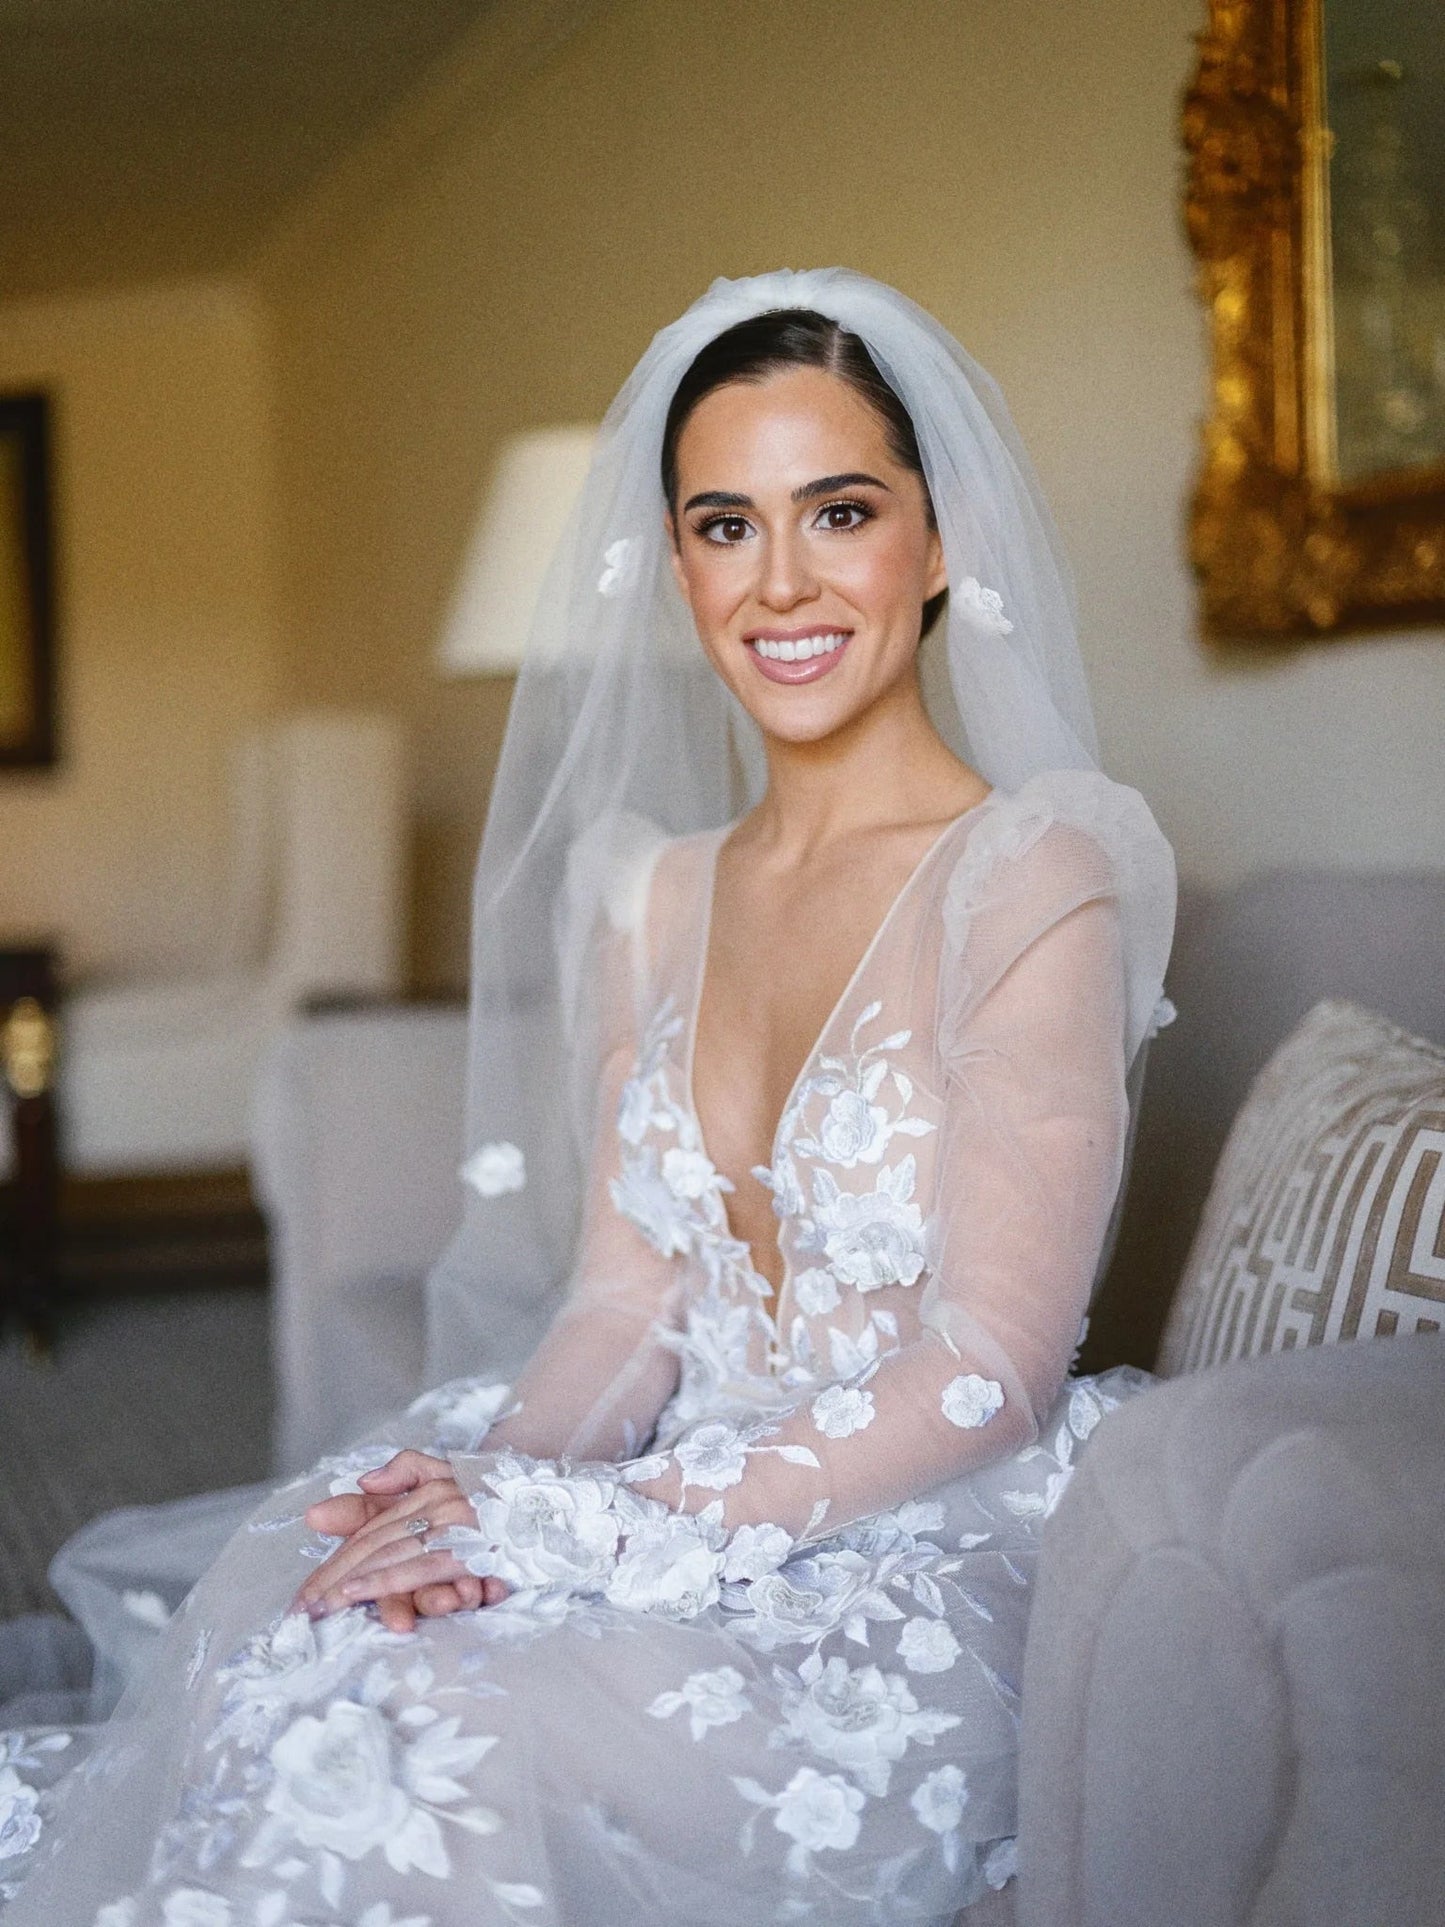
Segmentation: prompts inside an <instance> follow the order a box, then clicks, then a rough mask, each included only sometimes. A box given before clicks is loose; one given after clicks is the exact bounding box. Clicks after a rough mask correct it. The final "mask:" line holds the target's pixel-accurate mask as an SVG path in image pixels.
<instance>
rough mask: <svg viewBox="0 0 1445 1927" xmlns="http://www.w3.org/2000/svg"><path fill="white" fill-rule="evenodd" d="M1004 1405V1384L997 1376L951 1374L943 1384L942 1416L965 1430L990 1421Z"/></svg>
mask: <svg viewBox="0 0 1445 1927" xmlns="http://www.w3.org/2000/svg"><path fill="white" fill-rule="evenodd" d="M1002 1409H1003V1387H1002V1385H1000V1384H999V1382H998V1380H997V1379H996V1378H980V1376H979V1374H978V1373H977V1372H967V1373H965V1374H964V1375H963V1376H962V1377H961V1378H951V1379H950V1380H949V1381H948V1383H947V1384H946V1385H945V1386H944V1388H943V1416H944V1417H945V1418H946V1419H947V1420H948V1422H949V1424H950V1425H956V1426H958V1427H959V1428H960V1430H962V1431H965V1432H968V1431H972V1430H973V1428H974V1427H975V1426H978V1425H987V1424H988V1422H989V1420H990V1419H991V1418H992V1417H993V1415H994V1413H995V1412H999V1411H1002Z"/></svg>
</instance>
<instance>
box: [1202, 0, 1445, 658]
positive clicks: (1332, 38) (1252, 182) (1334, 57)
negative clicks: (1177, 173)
mask: <svg viewBox="0 0 1445 1927" xmlns="http://www.w3.org/2000/svg"><path fill="white" fill-rule="evenodd" d="M1208 10H1209V11H1208V25H1207V27H1206V29H1205V31H1204V32H1203V33H1202V34H1201V35H1200V36H1199V66H1198V70H1197V72H1196V74H1195V77H1194V80H1193V83H1192V85H1191V86H1190V88H1189V90H1188V92H1187V94H1186V96H1185V99H1184V106H1183V133H1184V141H1185V146H1186V148H1187V150H1188V156H1189V179H1188V186H1187V191H1186V204H1185V215H1186V222H1187V226H1188V231H1189V238H1190V240H1191V242H1192V244H1193V247H1194V252H1195V255H1196V257H1197V260H1198V285H1199V291H1200V294H1201V295H1202V297H1203V299H1204V302H1205V306H1206V310H1207V313H1208V316H1209V324H1210V333H1211V336H1212V341H1213V364H1214V365H1213V380H1212V384H1211V385H1212V390H1213V393H1212V409H1211V413H1210V416H1209V419H1208V420H1207V421H1206V422H1205V424H1204V432H1203V451H1202V452H1203V460H1202V462H1201V465H1200V469H1199V473H1198V479H1197V484H1196V488H1195V492H1194V500H1193V504H1192V511H1191V517H1190V538H1191V539H1190V549H1191V555H1192V559H1193V562H1194V565H1195V568H1196V570H1197V572H1198V576H1199V583H1200V594H1201V604H1202V618H1203V621H1202V627H1203V630H1204V633H1205V635H1206V636H1211V637H1214V638H1218V639H1225V638H1231V639H1240V640H1243V639H1245V638H1249V637H1257V638H1261V639H1265V640H1281V639H1286V638H1289V637H1320V636H1327V635H1334V634H1342V633H1346V632H1348V631H1351V630H1360V629H1379V628H1400V627H1403V626H1406V625H1408V624H1412V623H1428V624H1430V625H1431V626H1437V625H1439V624H1440V623H1441V622H1442V621H1445V33H1442V32H1441V26H1442V18H1441V13H1440V0H1208Z"/></svg>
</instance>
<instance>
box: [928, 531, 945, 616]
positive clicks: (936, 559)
mask: <svg viewBox="0 0 1445 1927" xmlns="http://www.w3.org/2000/svg"><path fill="white" fill-rule="evenodd" d="M925 553H926V555H927V570H928V573H927V577H926V587H925V588H924V591H923V600H924V601H925V602H931V601H932V600H933V598H934V596H936V595H940V594H941V593H942V592H943V590H945V589H946V588H947V587H948V565H947V563H946V562H945V561H944V559H943V538H942V536H941V535H940V534H939V533H938V530H937V529H930V530H929V531H928V547H927V550H926V551H925Z"/></svg>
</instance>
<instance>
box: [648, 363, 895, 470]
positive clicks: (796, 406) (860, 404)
mask: <svg viewBox="0 0 1445 1927" xmlns="http://www.w3.org/2000/svg"><path fill="white" fill-rule="evenodd" d="M677 466H678V473H679V477H687V478H688V479H689V480H690V481H696V482H697V484H698V486H703V485H704V482H703V477H702V471H706V472H707V476H708V479H709V482H710V483H715V484H716V485H718V486H721V479H720V478H721V476H722V473H723V471H724V470H726V471H727V473H728V474H729V475H730V476H731V477H733V478H737V477H739V476H740V475H741V474H742V473H743V472H744V471H749V472H753V473H754V476H755V479H756V475H755V472H756V471H757V470H758V469H759V468H761V469H764V470H767V469H774V470H776V471H778V472H779V474H780V475H781V474H782V473H784V472H786V473H787V474H788V475H789V477H790V479H792V480H797V479H799V477H797V476H795V475H793V473H792V471H793V470H794V469H800V468H801V469H806V470H807V471H808V475H809V476H811V475H814V474H819V475H821V474H826V473H828V472H829V470H838V471H841V470H843V469H845V468H865V467H866V468H872V469H875V470H876V469H877V468H879V467H886V468H888V469H890V470H893V469H896V468H897V467H898V463H897V461H896V459H895V458H894V456H893V454H892V453H891V451H890V449H889V446H888V430H887V425H886V424H885V422H884V420H883V418H882V416H881V415H880V414H879V413H878V411H877V409H875V408H874V407H873V406H872V405H871V403H869V402H868V401H865V399H864V398H863V396H862V395H860V394H859V392H858V390H857V389H856V388H854V387H853V385H852V384H851V382H847V381H845V380H844V379H843V377H842V376H841V375H835V374H832V373H830V372H829V370H828V369H826V368H783V369H779V370H777V371H776V372H775V373H773V374H770V375H766V376H764V378H763V379H762V380H761V381H733V382H727V383H726V384H724V386H723V387H721V388H714V389H713V391H712V392H711V394H708V395H704V397H703V399H702V400H701V401H700V402H699V403H698V404H697V406H696V408H694V409H693V411H692V413H691V414H690V415H689V416H688V418H687V421H686V423H685V424H684V427H683V430H682V433H681V435H680V436H679V437H678V442H677ZM802 479H807V478H806V477H804V478H802Z"/></svg>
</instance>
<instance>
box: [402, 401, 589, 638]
mask: <svg viewBox="0 0 1445 1927" xmlns="http://www.w3.org/2000/svg"><path fill="white" fill-rule="evenodd" d="M596 439H597V430H596V429H595V428H593V427H591V426H580V427H563V428H534V429H530V430H529V431H528V432H527V433H526V434H524V435H514V436H512V437H511V438H510V439H509V440H508V441H506V442H504V443H503V445H502V452H501V454H500V455H499V456H498V458H497V464H496V467H495V468H494V469H493V471H492V480H491V486H490V487H489V489H488V490H487V494H486V499H485V501H484V502H483V505H482V513H481V516H480V518H479V519H478V522H477V528H476V533H475V534H474V535H473V537H472V544H471V548H470V550H469V552H468V554H467V558H466V562H465V564H464V566H463V568H462V574H461V579H460V582H459V583H458V585H457V593H456V597H455V599H454V600H453V602H452V606H451V611H450V613H449V614H448V617H447V621H446V625H445V627H444V628H443V630H442V636H441V642H440V645H439V647H438V650H437V666H438V668H439V669H440V670H441V672H442V674H443V675H444V676H504V675H511V674H512V673H514V672H515V671H516V670H517V669H519V668H520V667H521V663H522V656H523V653H524V651H525V649H526V646H527V633H528V631H529V629H530V628H531V624H532V615H533V612H534V611H535V609H536V607H537V596H538V592H539V591H540V589H541V587H542V577H543V575H544V574H545V573H546V569H547V564H548V562H549V561H550V560H551V558H552V552H553V550H554V549H555V548H556V546H557V542H558V539H559V537H560V536H561V534H562V529H563V525H564V524H565V523H566V520H567V517H568V514H569V513H570V512H571V509H572V505H573V503H574V502H575V501H576V499H577V497H578V495H579V494H580V492H581V489H582V483H583V480H584V478H585V477H586V474H587V465H588V463H589V462H590V460H591V458H592V448H593V444H594V442H595V441H596Z"/></svg>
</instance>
